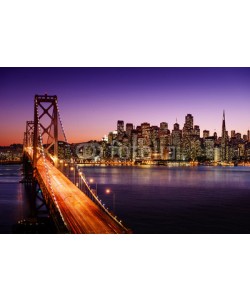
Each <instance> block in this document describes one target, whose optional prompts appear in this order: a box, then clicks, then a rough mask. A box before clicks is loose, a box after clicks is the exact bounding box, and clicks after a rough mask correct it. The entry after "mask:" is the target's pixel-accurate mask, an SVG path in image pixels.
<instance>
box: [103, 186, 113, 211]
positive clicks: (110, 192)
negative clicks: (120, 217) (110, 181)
mask: <svg viewBox="0 0 250 300" xmlns="http://www.w3.org/2000/svg"><path fill="white" fill-rule="evenodd" d="M105 193H106V194H107V195H109V194H113V213H115V193H114V192H113V191H111V189H109V188H108V189H106V190H105Z"/></svg>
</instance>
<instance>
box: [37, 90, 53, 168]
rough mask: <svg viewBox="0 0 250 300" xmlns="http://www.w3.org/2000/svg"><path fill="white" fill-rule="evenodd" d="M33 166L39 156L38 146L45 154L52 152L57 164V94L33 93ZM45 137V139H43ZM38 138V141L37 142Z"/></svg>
mask: <svg viewBox="0 0 250 300" xmlns="http://www.w3.org/2000/svg"><path fill="white" fill-rule="evenodd" d="M34 104H35V105H34V139H33V167H34V168H36V166H37V162H38V160H39V159H40V158H41V151H39V147H43V151H44V153H45V154H47V155H48V154H49V153H51V152H52V153H53V158H54V159H53V162H54V165H55V166H56V167H57V164H58V109H57V96H48V95H47V94H45V95H35V99H34ZM46 137H47V141H45V139H46ZM39 139H41V140H40V143H39Z"/></svg>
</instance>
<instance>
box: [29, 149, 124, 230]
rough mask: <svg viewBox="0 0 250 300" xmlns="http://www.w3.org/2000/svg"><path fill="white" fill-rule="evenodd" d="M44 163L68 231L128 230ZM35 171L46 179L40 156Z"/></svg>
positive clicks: (48, 164) (30, 152)
mask: <svg viewBox="0 0 250 300" xmlns="http://www.w3.org/2000/svg"><path fill="white" fill-rule="evenodd" d="M27 152H28V153H29V155H30V157H32V154H33V151H32V150H31V149H29V150H28V151H27ZM46 164H47V166H48V172H49V176H50V183H51V186H52V189H53V192H54V195H55V198H56V201H57V204H58V207H59V209H60V211H61V214H62V216H63V218H64V221H65V223H66V226H67V228H68V229H69V231H70V232H72V233H129V230H128V229H126V228H125V227H123V226H122V225H121V224H119V222H118V221H115V220H114V219H113V218H112V217H110V216H109V215H108V214H107V213H106V212H105V211H104V210H103V209H102V208H101V207H99V206H98V205H97V204H95V203H94V202H93V201H92V200H91V199H90V198H88V197H87V196H86V195H85V194H84V193H83V192H82V191H81V190H79V189H78V188H77V187H76V186H75V185H74V184H73V183H72V182H71V181H70V180H69V179H68V178H67V177H66V176H65V175H64V174H62V173H61V172H60V171H59V170H58V169H57V168H56V167H54V166H53V165H52V164H51V163H50V162H49V161H48V160H47V161H46ZM37 171H38V172H39V174H40V176H41V178H42V179H43V181H44V182H45V183H46V182H47V181H48V180H47V174H46V168H45V166H44V164H43V162H42V159H40V160H38V162H37ZM51 198H52V199H53V197H52V195H51Z"/></svg>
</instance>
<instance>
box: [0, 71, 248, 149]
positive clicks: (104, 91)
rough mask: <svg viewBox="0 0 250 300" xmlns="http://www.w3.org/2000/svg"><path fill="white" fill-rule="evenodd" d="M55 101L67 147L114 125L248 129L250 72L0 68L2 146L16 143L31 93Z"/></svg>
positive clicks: (29, 114) (27, 113)
mask: <svg viewBox="0 0 250 300" xmlns="http://www.w3.org/2000/svg"><path fill="white" fill-rule="evenodd" d="M45 93H47V94H49V95H50V94H51V95H57V96H58V103H59V108H60V112H61V116H62V120H63V124H64V128H65V131H66V135H67V138H68V140H69V142H81V141H87V140H90V139H98V140H100V139H101V138H102V137H103V136H104V135H105V134H108V132H109V131H112V130H115V129H116V122H117V120H124V122H125V123H126V122H127V123H133V124H134V125H139V124H140V123H142V122H145V121H147V122H149V123H150V124H151V125H159V124H160V122H163V121H165V122H168V124H169V129H170V130H172V128H173V124H174V123H175V120H176V118H177V120H178V123H179V124H180V126H181V128H182V126H183V124H184V120H185V115H186V114H188V113H191V114H192V115H193V116H194V124H195V125H200V128H201V131H202V130H204V129H208V130H210V131H211V133H212V132H213V131H214V129H216V131H217V133H218V134H219V135H220V134H221V123H222V114H223V109H225V111H226V127H227V130H229V131H230V130H233V129H234V130H236V131H237V132H241V133H242V134H246V132H247V130H248V129H250V68H0V104H1V108H0V125H1V131H0V145H9V144H11V143H14V142H20V143H21V142H22V139H23V132H24V131H25V124H26V121H27V120H32V119H33V105H34V104H33V99H34V95H35V94H45Z"/></svg>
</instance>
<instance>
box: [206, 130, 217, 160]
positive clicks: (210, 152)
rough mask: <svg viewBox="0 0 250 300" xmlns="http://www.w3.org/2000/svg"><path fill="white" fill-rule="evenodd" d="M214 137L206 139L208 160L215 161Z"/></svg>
mask: <svg viewBox="0 0 250 300" xmlns="http://www.w3.org/2000/svg"><path fill="white" fill-rule="evenodd" d="M214 144H215V143H214V136H209V137H207V138H205V141H204V146H205V156H206V159H207V160H214Z"/></svg>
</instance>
